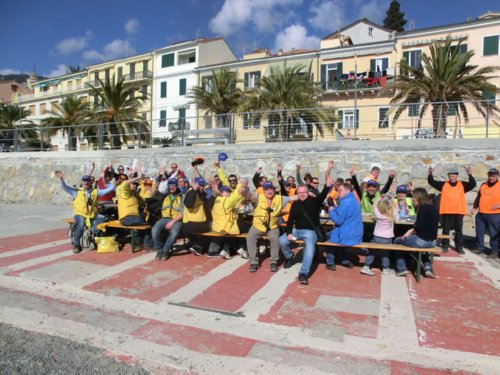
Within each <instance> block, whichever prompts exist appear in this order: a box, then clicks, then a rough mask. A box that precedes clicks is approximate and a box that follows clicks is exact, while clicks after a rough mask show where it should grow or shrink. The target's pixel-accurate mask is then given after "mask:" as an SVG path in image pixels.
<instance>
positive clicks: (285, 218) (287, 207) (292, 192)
mask: <svg viewBox="0 0 500 375" xmlns="http://www.w3.org/2000/svg"><path fill="white" fill-rule="evenodd" d="M296 190H297V188H290V191H289V192H288V196H289V197H293V196H294V195H295V191H296ZM292 203H293V201H288V202H287V204H286V205H285V207H283V210H282V211H283V212H287V213H286V214H285V215H283V216H282V218H283V221H284V222H285V223H286V222H287V221H288V217H289V216H290V210H291V209H292Z"/></svg>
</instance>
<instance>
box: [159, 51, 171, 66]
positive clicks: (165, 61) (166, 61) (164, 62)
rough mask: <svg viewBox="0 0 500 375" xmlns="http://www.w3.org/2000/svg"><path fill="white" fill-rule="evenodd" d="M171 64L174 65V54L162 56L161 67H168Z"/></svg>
mask: <svg viewBox="0 0 500 375" xmlns="http://www.w3.org/2000/svg"><path fill="white" fill-rule="evenodd" d="M169 66H174V54H173V53H168V54H166V55H163V56H162V57H161V67H162V68H168V67H169Z"/></svg>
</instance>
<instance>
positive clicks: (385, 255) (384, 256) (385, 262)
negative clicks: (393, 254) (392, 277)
mask: <svg viewBox="0 0 500 375" xmlns="http://www.w3.org/2000/svg"><path fill="white" fill-rule="evenodd" d="M371 242H373V243H382V244H392V238H384V237H379V236H373V237H372V240H371ZM375 256H380V257H381V259H380V260H381V263H382V269H383V270H385V269H386V268H389V267H390V264H391V263H390V260H389V252H388V251H386V250H370V251H369V252H368V254H367V255H366V258H365V266H369V267H371V265H372V264H373V262H374V261H375Z"/></svg>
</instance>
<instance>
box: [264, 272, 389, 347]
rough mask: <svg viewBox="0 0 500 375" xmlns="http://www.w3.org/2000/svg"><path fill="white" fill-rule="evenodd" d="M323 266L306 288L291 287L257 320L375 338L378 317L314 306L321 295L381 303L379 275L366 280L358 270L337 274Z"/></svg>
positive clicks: (291, 285)
mask: <svg viewBox="0 0 500 375" xmlns="http://www.w3.org/2000/svg"><path fill="white" fill-rule="evenodd" d="M324 267H325V266H324V264H320V265H319V267H318V269H316V270H315V272H314V273H313V275H312V276H311V277H310V278H309V285H307V286H303V285H300V284H299V283H298V282H295V283H293V284H290V285H289V286H288V288H287V289H286V290H285V293H284V294H283V296H282V297H281V298H280V299H279V300H278V301H277V302H276V303H275V304H274V306H273V307H272V308H271V310H270V311H269V313H267V314H265V315H261V316H260V317H259V321H261V322H266V323H274V324H279V325H286V326H292V327H307V328H311V329H313V330H318V331H321V330H323V329H324V327H326V326H329V327H338V329H341V330H343V332H344V333H345V334H350V335H355V336H361V337H369V338H376V337H377V328H378V317H376V316H372V315H364V314H362V313H360V314H355V313H348V312H342V311H331V310H326V309H321V308H320V307H317V306H316V303H317V301H318V298H319V297H320V296H322V295H329V296H336V297H350V298H352V297H358V298H370V299H374V300H380V273H377V275H376V276H373V277H369V276H365V275H361V274H360V273H359V269H357V268H354V269H353V270H349V269H346V268H343V267H341V266H340V267H339V266H337V271H335V272H331V271H328V270H326V269H325V268H324Z"/></svg>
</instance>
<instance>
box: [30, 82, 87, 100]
mask: <svg viewBox="0 0 500 375" xmlns="http://www.w3.org/2000/svg"><path fill="white" fill-rule="evenodd" d="M85 88H86V86H85V85H84V84H83V83H80V84H78V85H73V86H71V87H67V88H63V89H57V90H54V89H51V90H47V91H42V92H39V93H35V94H29V95H21V96H20V97H21V102H24V101H28V100H32V99H37V98H44V97H46V96H53V95H64V94H68V93H71V92H75V91H79V90H84V89H85Z"/></svg>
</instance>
